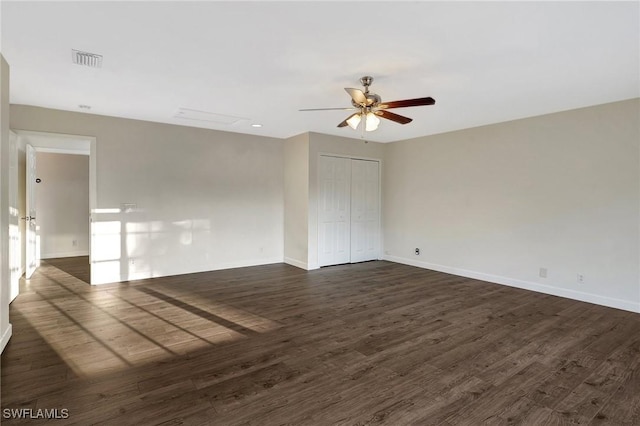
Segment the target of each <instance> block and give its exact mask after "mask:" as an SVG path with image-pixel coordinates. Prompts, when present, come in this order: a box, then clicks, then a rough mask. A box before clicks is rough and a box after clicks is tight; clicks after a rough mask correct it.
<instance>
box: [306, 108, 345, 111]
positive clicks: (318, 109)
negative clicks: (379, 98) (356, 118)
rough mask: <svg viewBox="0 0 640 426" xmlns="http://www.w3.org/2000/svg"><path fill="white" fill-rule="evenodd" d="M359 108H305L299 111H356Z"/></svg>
mask: <svg viewBox="0 0 640 426" xmlns="http://www.w3.org/2000/svg"><path fill="white" fill-rule="evenodd" d="M356 109H357V108H305V109H299V110H298V111H355V110H356Z"/></svg>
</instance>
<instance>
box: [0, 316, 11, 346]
mask: <svg viewBox="0 0 640 426" xmlns="http://www.w3.org/2000/svg"><path fill="white" fill-rule="evenodd" d="M12 334H13V326H12V325H11V323H9V325H8V326H7V329H6V330H5V331H4V333H2V339H0V353H2V352H4V348H5V346H7V343H9V339H11V335H12Z"/></svg>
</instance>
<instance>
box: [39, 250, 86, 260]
mask: <svg viewBox="0 0 640 426" xmlns="http://www.w3.org/2000/svg"><path fill="white" fill-rule="evenodd" d="M78 256H89V250H78V251H64V252H56V253H44V254H41V255H40V259H45V260H46V259H56V258H58V257H78Z"/></svg>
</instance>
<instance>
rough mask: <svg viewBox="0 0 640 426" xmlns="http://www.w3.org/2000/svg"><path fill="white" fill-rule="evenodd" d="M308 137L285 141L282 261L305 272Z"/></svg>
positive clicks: (306, 134) (306, 265) (306, 256)
mask: <svg viewBox="0 0 640 426" xmlns="http://www.w3.org/2000/svg"><path fill="white" fill-rule="evenodd" d="M308 200H309V134H308V133H304V134H301V135H298V136H294V137H292V138H289V139H286V140H285V141H284V261H285V262H286V263H288V264H290V265H294V266H297V267H299V268H303V269H308V266H309V265H308V263H307V260H308V244H309V242H308V226H309V223H308V216H309V208H308V207H309V206H308Z"/></svg>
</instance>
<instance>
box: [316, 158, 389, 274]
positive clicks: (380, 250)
mask: <svg viewBox="0 0 640 426" xmlns="http://www.w3.org/2000/svg"><path fill="white" fill-rule="evenodd" d="M323 156H324V157H337V158H348V159H350V160H363V161H373V162H376V163H378V260H380V259H383V251H384V250H383V249H384V246H383V232H382V210H383V208H382V159H381V158H373V157H359V156H356V155H349V154H331V153H328V152H324V151H318V156H317V158H316V164H317V170H316V182H317V185H316V203H317V198H318V192H319V191H318V187H319V185H320V157H323ZM349 199H351V194H349ZM307 207H308V206H307ZM319 224H320V208H319V206H318V204H316V235H317V240H316V243H317V244H316V245H317V246H318V249H319V248H320V226H318V225H319ZM317 257H318V258H319V256H317ZM327 266H331V265H327ZM320 268H321V266H320V261H319V260H318V259H316V261H315V262H310V263H309V265H308V267H307V268H306V269H307V270H308V271H311V270H314V269H320Z"/></svg>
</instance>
